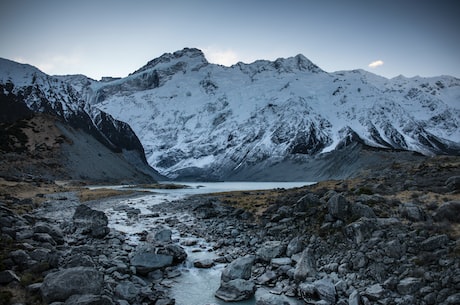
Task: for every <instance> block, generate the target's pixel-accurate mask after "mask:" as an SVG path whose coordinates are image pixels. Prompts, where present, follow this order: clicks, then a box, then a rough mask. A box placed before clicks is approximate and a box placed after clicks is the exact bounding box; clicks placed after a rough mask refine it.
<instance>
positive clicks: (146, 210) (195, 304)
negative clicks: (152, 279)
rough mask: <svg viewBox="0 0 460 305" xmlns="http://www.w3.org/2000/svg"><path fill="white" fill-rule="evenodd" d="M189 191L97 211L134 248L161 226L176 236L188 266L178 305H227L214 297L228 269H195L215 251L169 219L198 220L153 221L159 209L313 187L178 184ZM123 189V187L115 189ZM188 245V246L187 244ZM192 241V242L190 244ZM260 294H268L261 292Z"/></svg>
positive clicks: (177, 281)
mask: <svg viewBox="0 0 460 305" xmlns="http://www.w3.org/2000/svg"><path fill="white" fill-rule="evenodd" d="M178 184H181V185H185V186H186V188H179V189H154V190H151V191H152V193H150V194H146V195H142V196H138V197H135V198H127V199H123V200H116V201H112V200H109V201H102V202H101V203H100V204H99V205H98V206H97V207H96V208H97V209H99V210H102V211H104V212H105V213H106V215H107V216H108V218H109V227H110V228H112V229H115V230H117V231H120V232H123V233H125V236H127V238H128V239H129V240H127V241H126V242H127V243H129V244H131V245H132V246H136V245H137V244H139V243H140V236H141V235H142V234H141V233H142V232H146V231H147V232H150V231H151V230H153V229H154V228H158V227H159V226H162V227H166V228H169V229H170V230H171V231H172V232H173V240H176V241H177V242H178V243H179V244H181V245H182V247H183V248H184V249H185V251H186V252H187V255H188V257H187V260H186V262H185V263H184V264H183V265H181V266H179V267H178V270H179V271H180V275H179V276H177V277H175V278H173V279H172V280H171V283H170V286H171V290H170V291H171V294H172V295H171V296H172V297H173V298H174V299H175V300H176V304H177V305H204V304H219V305H224V304H228V303H226V302H223V301H221V300H219V299H217V298H215V297H214V293H215V292H216V290H217V289H218V287H219V283H220V275H221V271H222V269H223V268H224V267H225V264H223V263H217V264H215V265H214V266H213V267H211V268H205V269H202V268H195V267H194V266H193V262H194V261H195V260H198V259H214V258H216V257H217V254H216V253H215V252H214V251H213V244H211V243H208V242H207V241H205V240H204V239H202V238H199V237H198V236H193V235H191V234H184V232H181V231H180V230H178V229H177V225H174V226H171V225H170V224H169V223H168V219H171V218H172V217H174V218H175V219H177V221H178V222H179V223H180V225H181V226H182V227H183V226H187V227H193V226H194V225H195V223H194V222H195V221H196V219H194V217H193V216H192V215H190V214H188V213H185V212H181V211H174V210H171V209H169V210H167V212H164V211H163V212H162V213H161V214H160V216H159V217H158V216H156V217H150V216H151V215H152V214H153V213H157V211H158V208H159V205H162V204H166V203H169V204H171V203H174V202H175V201H178V200H183V199H185V198H187V197H188V196H191V195H198V194H210V193H217V192H229V191H250V190H269V189H274V188H285V189H288V188H295V187H302V186H305V185H310V184H312V183H311V182H286V183H280V182H209V183H203V182H199V183H178ZM112 187H113V188H122V186H112ZM127 208H129V209H131V210H133V209H137V210H138V211H140V213H139V215H138V217H137V218H136V219H135V220H133V219H132V218H130V217H128V215H127V213H126V211H127ZM186 241H188V242H186ZM190 241H193V242H190ZM257 293H268V292H267V291H264V290H260V291H258V292H257ZM232 304H235V305H252V304H255V298H252V299H250V300H247V301H242V302H232Z"/></svg>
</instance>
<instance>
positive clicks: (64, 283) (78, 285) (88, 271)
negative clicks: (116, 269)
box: [40, 267, 104, 303]
mask: <svg viewBox="0 0 460 305" xmlns="http://www.w3.org/2000/svg"><path fill="white" fill-rule="evenodd" d="M103 283H104V278H103V275H102V273H100V272H99V271H97V270H96V269H94V268H88V267H75V268H69V269H63V270H60V271H57V272H53V273H49V274H48V275H46V277H45V279H44V280H43V284H42V285H41V287H40V290H41V293H42V296H43V299H44V300H45V301H46V302H48V303H51V302H55V301H61V302H64V301H65V300H67V299H68V298H69V297H70V296H72V295H76V294H95V295H98V294H100V293H101V291H102V288H103Z"/></svg>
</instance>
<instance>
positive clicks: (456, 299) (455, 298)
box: [446, 292, 460, 305]
mask: <svg viewBox="0 0 460 305" xmlns="http://www.w3.org/2000/svg"><path fill="white" fill-rule="evenodd" d="M446 302H447V304H452V305H454V304H460V292H458V293H456V294H453V295H451V296H449V297H448V298H447V300H446Z"/></svg>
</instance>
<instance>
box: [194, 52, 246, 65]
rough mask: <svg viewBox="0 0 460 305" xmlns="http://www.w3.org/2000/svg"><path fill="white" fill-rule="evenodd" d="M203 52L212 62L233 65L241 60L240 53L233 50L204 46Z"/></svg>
mask: <svg viewBox="0 0 460 305" xmlns="http://www.w3.org/2000/svg"><path fill="white" fill-rule="evenodd" d="M203 52H204V53H205V54H206V58H207V59H208V61H209V62H210V63H213V64H219V65H224V66H231V65H233V64H235V63H237V62H238V61H239V58H238V54H237V53H236V52H235V51H233V50H221V49H215V48H204V49H203Z"/></svg>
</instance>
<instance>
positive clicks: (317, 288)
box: [298, 279, 337, 304]
mask: <svg viewBox="0 0 460 305" xmlns="http://www.w3.org/2000/svg"><path fill="white" fill-rule="evenodd" d="M298 293H299V295H300V296H301V297H302V299H304V301H305V302H307V303H309V304H310V302H312V301H313V302H316V301H320V300H322V301H324V302H325V304H335V302H336V299H337V292H336V290H335V286H334V283H332V282H331V281H330V280H328V279H320V280H317V281H315V282H313V283H302V284H300V285H299V287H298Z"/></svg>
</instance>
